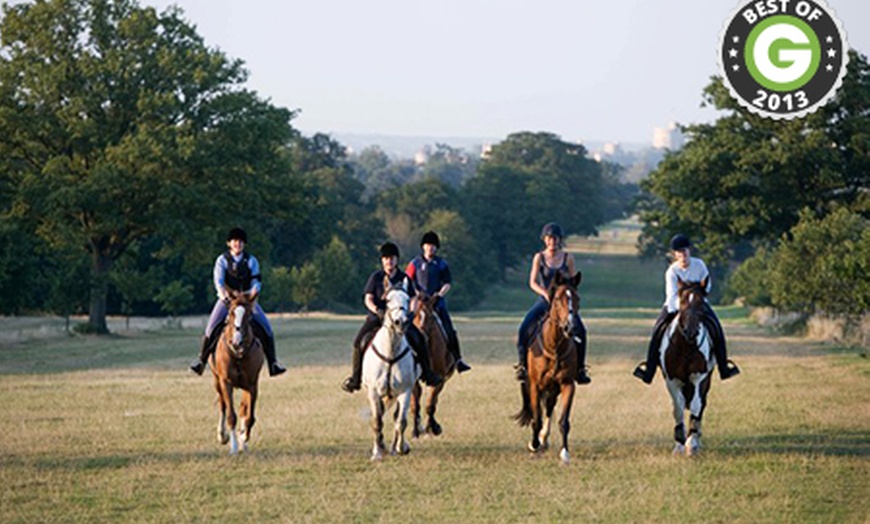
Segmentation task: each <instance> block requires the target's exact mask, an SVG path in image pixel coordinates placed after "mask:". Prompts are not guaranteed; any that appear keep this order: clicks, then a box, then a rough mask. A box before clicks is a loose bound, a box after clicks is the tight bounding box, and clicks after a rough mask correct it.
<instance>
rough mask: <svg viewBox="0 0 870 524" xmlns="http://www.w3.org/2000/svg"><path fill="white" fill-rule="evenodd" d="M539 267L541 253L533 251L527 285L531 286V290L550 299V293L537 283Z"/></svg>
mask: <svg viewBox="0 0 870 524" xmlns="http://www.w3.org/2000/svg"><path fill="white" fill-rule="evenodd" d="M540 267H541V254H540V253H535V257H534V258H533V259H532V270H531V271H529V287H530V288H532V291H534V292H535V293H537V294H539V295H541V296H542V297H544V298H545V299H546V300H547V301H549V300H550V295H549V294H548V293H547V290H546V289H544V288H543V287H542V286H541V284H539V283H538V276H539V275H540Z"/></svg>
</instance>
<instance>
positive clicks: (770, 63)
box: [744, 15, 822, 92]
mask: <svg viewBox="0 0 870 524" xmlns="http://www.w3.org/2000/svg"><path fill="white" fill-rule="evenodd" d="M821 54H822V49H821V46H819V39H818V37H817V36H816V33H815V32H814V31H813V30H812V29H811V28H810V26H809V25H807V24H806V23H805V22H803V21H802V20H801V19H799V18H796V17H794V16H786V15H780V16H771V17H770V18H766V19H764V20H763V21H762V22H760V23H759V24H758V25H756V26H755V28H753V29H752V31H751V32H750V33H749V37H748V38H747V39H746V46H745V49H744V56H745V57H746V67H748V68H749V74H751V75H752V78H754V79H755V81H756V82H758V83H759V84H761V85H762V86H764V87H766V88H767V89H770V90H772V91H779V92H786V91H792V90H794V89H799V88H801V87H803V86H804V85H805V84H806V83H807V82H809V80H810V79H811V78H812V77H813V75H815V74H816V71H817V70H818V69H819V61H820V59H821Z"/></svg>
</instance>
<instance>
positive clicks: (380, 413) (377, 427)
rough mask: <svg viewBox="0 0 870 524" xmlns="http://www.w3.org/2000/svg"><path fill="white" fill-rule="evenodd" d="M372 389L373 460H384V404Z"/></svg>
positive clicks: (370, 399)
mask: <svg viewBox="0 0 870 524" xmlns="http://www.w3.org/2000/svg"><path fill="white" fill-rule="evenodd" d="M377 395H378V394H377V393H376V392H375V391H374V390H373V389H372V390H371V391H369V404H370V405H371V410H372V431H373V432H374V445H373V446H372V460H373V461H375V460H381V459H382V458H384V433H383V429H384V402H383V401H382V400H381V399H380V397H378V396H377Z"/></svg>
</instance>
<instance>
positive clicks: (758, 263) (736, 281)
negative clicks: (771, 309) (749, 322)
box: [725, 248, 773, 306]
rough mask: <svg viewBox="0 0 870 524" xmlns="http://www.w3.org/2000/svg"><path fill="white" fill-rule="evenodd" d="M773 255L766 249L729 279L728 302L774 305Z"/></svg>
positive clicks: (749, 259) (754, 256)
mask: <svg viewBox="0 0 870 524" xmlns="http://www.w3.org/2000/svg"><path fill="white" fill-rule="evenodd" d="M771 259H772V253H771V251H769V250H768V249H766V248H761V249H759V250H758V251H756V253H755V255H753V256H752V257H750V258H748V259H746V260H744V261H743V263H742V264H740V266H739V267H738V268H737V269H736V270H734V272H733V273H732V274H731V276H730V277H729V278H728V291H727V293H726V296H725V299H726V301H729V300H730V301H733V300H736V299H738V298H740V299H742V300H743V302H744V303H745V304H746V305H747V306H770V305H773V300H772V298H771V285H770V264H771Z"/></svg>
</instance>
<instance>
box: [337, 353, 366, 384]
mask: <svg viewBox="0 0 870 524" xmlns="http://www.w3.org/2000/svg"><path fill="white" fill-rule="evenodd" d="M362 353H363V352H362V350H361V349H360V348H359V346H354V347H353V354H352V356H351V366H352V371H351V374H350V376H349V377H347V378H346V379H344V382H343V383H342V384H341V389H343V390H345V391H347V392H348V393H353V392H354V391H357V390H359V388H360V382H362Z"/></svg>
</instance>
